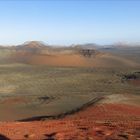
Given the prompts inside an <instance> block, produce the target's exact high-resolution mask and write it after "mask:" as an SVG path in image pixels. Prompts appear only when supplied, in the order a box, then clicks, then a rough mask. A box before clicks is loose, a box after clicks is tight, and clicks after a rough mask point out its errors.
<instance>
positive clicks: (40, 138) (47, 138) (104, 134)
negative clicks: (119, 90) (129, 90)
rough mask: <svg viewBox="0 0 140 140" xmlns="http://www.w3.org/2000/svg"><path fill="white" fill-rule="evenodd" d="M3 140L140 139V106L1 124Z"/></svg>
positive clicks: (116, 106)
mask: <svg viewBox="0 0 140 140" xmlns="http://www.w3.org/2000/svg"><path fill="white" fill-rule="evenodd" d="M116 99H117V98H116ZM127 101H128V100H127ZM0 140H140V107H139V106H138V105H134V104H128V103H126V102H125V103H122V102H120V101H119V102H117V103H111V102H109V101H108V103H106V102H104V103H100V104H96V105H92V106H90V107H88V108H86V109H84V110H82V111H80V112H78V113H76V114H73V115H69V116H67V117H65V118H63V119H59V120H49V121H33V122H1V123H0Z"/></svg>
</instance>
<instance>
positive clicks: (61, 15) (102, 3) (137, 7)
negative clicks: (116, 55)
mask: <svg viewBox="0 0 140 140" xmlns="http://www.w3.org/2000/svg"><path fill="white" fill-rule="evenodd" d="M32 40H36V41H43V42H45V43H47V44H59V45H68V44H77V43H78V44H79V43H80V44H82V43H97V44H112V43H116V42H129V43H134V42H140V1H139V0H0V44H3V45H14V44H21V43H24V42H26V41H32Z"/></svg>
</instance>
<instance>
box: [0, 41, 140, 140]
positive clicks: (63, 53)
mask: <svg viewBox="0 0 140 140" xmlns="http://www.w3.org/2000/svg"><path fill="white" fill-rule="evenodd" d="M139 94H140V46H138V45H134V46H129V45H104V46H103V45H102V46H100V45H97V44H77V45H71V46H52V45H47V44H44V43H43V42H38V41H29V42H26V43H24V44H22V45H17V46H0V140H139V139H140V95H139Z"/></svg>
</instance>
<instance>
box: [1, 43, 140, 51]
mask: <svg viewBox="0 0 140 140" xmlns="http://www.w3.org/2000/svg"><path fill="white" fill-rule="evenodd" d="M3 47H5V48H9V47H12V48H16V49H17V50H20V49H21V50H35V51H36V50H38V49H43V48H44V49H45V48H48V49H51V48H75V49H101V48H105V49H109V48H127V47H140V44H138V43H137V44H127V43H116V44H112V45H98V44H95V43H86V44H73V45H69V46H62V45H61V46H60V45H48V44H45V43H43V42H42V41H27V42H25V43H23V44H21V45H15V46H3V45H0V48H3Z"/></svg>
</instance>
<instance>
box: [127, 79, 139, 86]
mask: <svg viewBox="0 0 140 140" xmlns="http://www.w3.org/2000/svg"><path fill="white" fill-rule="evenodd" d="M129 83H130V84H132V85H134V86H140V79H135V80H129Z"/></svg>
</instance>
